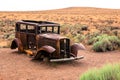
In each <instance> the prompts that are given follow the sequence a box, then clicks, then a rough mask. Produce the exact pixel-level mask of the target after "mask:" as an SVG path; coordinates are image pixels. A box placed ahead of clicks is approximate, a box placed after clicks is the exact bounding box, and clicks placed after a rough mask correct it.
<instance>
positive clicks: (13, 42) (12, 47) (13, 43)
mask: <svg viewBox="0 0 120 80" xmlns="http://www.w3.org/2000/svg"><path fill="white" fill-rule="evenodd" d="M17 47H18V44H17V43H16V41H12V44H11V49H16V48H17Z"/></svg>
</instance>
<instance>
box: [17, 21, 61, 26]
mask: <svg viewBox="0 0 120 80" xmlns="http://www.w3.org/2000/svg"><path fill="white" fill-rule="evenodd" d="M17 23H18V24H29V25H36V26H60V24H58V23H54V22H49V21H34V20H21V21H17Z"/></svg>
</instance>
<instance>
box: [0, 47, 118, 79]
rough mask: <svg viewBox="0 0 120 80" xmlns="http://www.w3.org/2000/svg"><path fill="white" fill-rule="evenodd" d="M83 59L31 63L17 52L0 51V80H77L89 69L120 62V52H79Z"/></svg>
mask: <svg viewBox="0 0 120 80" xmlns="http://www.w3.org/2000/svg"><path fill="white" fill-rule="evenodd" d="M80 55H83V56H84V59H82V60H78V61H72V62H62V63H44V62H40V61H33V60H32V58H30V57H29V56H27V55H26V54H19V53H17V50H11V49H9V48H1V49H0V80H78V79H79V78H80V75H82V74H83V73H84V72H86V71H87V70H89V69H92V68H95V67H97V68H98V69H99V67H102V66H103V65H105V64H107V63H117V62H120V50H116V51H111V52H105V53H95V52H93V51H89V50H84V51H83V50H80V51H79V56H80Z"/></svg>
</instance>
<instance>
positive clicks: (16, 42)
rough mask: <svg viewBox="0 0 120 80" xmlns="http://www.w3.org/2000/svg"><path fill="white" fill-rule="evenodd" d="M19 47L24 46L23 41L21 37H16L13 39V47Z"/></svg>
mask: <svg viewBox="0 0 120 80" xmlns="http://www.w3.org/2000/svg"><path fill="white" fill-rule="evenodd" d="M17 47H18V48H19V49H21V50H22V49H23V46H22V42H21V41H20V39H18V38H15V39H14V40H13V41H12V44H11V49H16V48H17Z"/></svg>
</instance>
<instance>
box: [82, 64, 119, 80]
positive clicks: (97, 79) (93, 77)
mask: <svg viewBox="0 0 120 80" xmlns="http://www.w3.org/2000/svg"><path fill="white" fill-rule="evenodd" d="M80 80H120V64H115V65H112V64H109V65H105V66H104V67H102V68H100V69H92V70H89V71H87V72H86V73H84V74H83V75H82V76H81V77H80Z"/></svg>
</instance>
